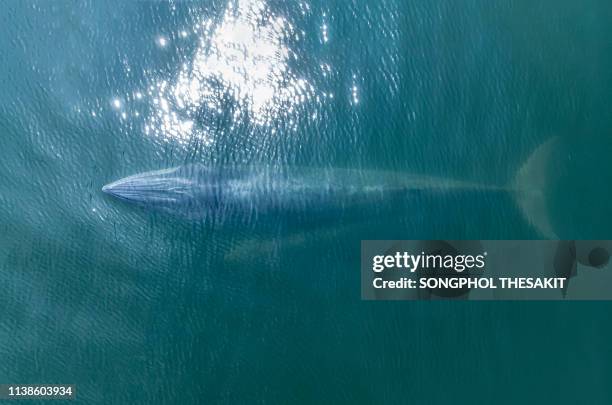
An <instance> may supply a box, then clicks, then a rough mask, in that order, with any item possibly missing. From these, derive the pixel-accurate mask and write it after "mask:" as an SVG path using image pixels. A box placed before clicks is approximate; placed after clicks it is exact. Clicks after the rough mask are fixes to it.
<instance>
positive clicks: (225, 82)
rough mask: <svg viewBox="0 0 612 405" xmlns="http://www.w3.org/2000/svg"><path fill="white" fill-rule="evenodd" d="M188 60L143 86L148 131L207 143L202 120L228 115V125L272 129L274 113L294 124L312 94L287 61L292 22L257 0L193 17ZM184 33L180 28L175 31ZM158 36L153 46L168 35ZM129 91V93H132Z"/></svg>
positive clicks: (208, 136)
mask: <svg viewBox="0 0 612 405" xmlns="http://www.w3.org/2000/svg"><path fill="white" fill-rule="evenodd" d="M193 32H194V33H196V34H197V36H198V37H199V42H198V47H197V49H196V51H195V53H194V55H193V58H192V59H191V60H190V61H188V62H187V63H184V64H182V65H181V67H180V69H179V71H178V73H177V75H176V77H175V78H174V79H173V80H172V82H171V83H169V82H168V81H167V80H160V81H158V82H157V83H155V84H154V85H153V86H151V88H150V89H149V92H148V94H149V96H151V98H152V99H153V107H154V108H153V114H152V116H151V117H150V120H149V122H148V123H147V125H146V126H145V132H146V133H148V134H152V135H157V136H162V137H165V138H172V139H175V140H179V141H188V140H189V139H191V138H192V137H193V136H197V137H198V138H200V139H204V140H208V141H210V140H211V138H212V136H211V132H212V131H211V129H210V123H211V121H214V119H215V117H218V116H226V115H228V116H229V119H230V121H231V122H230V128H229V129H231V128H233V127H234V125H235V124H236V123H239V122H240V123H249V124H252V125H255V126H270V127H272V126H273V125H274V124H275V123H277V122H278V120H280V119H285V122H287V123H291V122H293V123H295V122H296V121H297V118H298V117H297V114H298V113H299V106H300V105H302V104H304V103H307V102H308V101H309V100H311V99H315V97H314V96H315V89H314V87H313V85H312V84H311V83H310V82H309V81H308V80H306V79H304V78H300V77H298V76H297V75H296V73H295V72H293V70H292V69H291V67H290V64H289V61H290V60H292V59H293V60H297V55H296V54H295V53H294V52H293V51H292V50H291V49H290V48H289V47H288V42H289V39H290V38H291V39H295V38H296V37H298V36H299V35H298V33H296V32H295V28H294V27H293V25H292V24H291V23H290V22H289V21H287V20H286V19H285V18H284V17H282V16H279V15H276V14H274V13H273V12H272V11H271V10H270V9H269V8H268V6H267V5H266V4H265V2H264V1H262V0H237V1H231V2H230V3H229V4H228V7H227V9H226V11H225V13H224V14H223V17H222V19H221V20H220V22H218V23H217V24H215V23H213V21H211V20H205V21H201V22H199V23H198V24H197V25H196V27H194V28H193ZM179 35H180V36H181V37H183V38H184V37H187V31H186V30H183V31H181V32H180V34H179ZM162 39H164V38H163V37H160V38H158V44H159V45H160V46H166V45H167V43H168V41H167V40H166V39H164V42H163V43H162V42H161V40H162ZM138 94H140V93H136V98H140V97H138Z"/></svg>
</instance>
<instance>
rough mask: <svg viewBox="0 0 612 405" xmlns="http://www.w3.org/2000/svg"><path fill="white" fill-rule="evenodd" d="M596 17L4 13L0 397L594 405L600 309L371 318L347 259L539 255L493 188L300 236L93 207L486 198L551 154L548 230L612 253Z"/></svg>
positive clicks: (263, 224)
mask: <svg viewBox="0 0 612 405" xmlns="http://www.w3.org/2000/svg"><path fill="white" fill-rule="evenodd" d="M611 22H612V3H611V2H610V1H609V0H583V1H568V0H554V1H553V0H542V1H537V2H533V1H527V0H506V1H501V0H493V1H490V0H481V1H476V0H474V1H454V0H432V1H424V0H423V1H421V0H418V1H404V0H378V1H365V0H363V1H356V0H354V1H320V0H304V1H280V0H235V1H228V0H211V1H202V2H199V1H175V2H163V1H116V0H115V1H92V0H90V1H87V0H83V1H79V2H74V1H63V0H58V1H29V0H5V1H3V2H2V6H1V11H0V140H1V144H0V383H11V384H25V383H57V384H60V383H63V384H76V386H77V401H76V402H75V403H83V404H94V403H96V404H106V405H111V404H209V403H226V404H239V403H351V404H358V403H413V404H449V403H453V404H458V403H470V404H493V403H494V404H516V403H555V404H576V403H589V404H610V403H612V386H611V385H610V378H611V377H612V327H611V325H610V312H611V310H612V304H611V303H607V302H578V303H576V302H469V301H461V302H459V301H455V302H441V301H431V302H365V301H361V299H360V271H359V260H360V253H359V249H360V241H361V240H362V239H394V238H397V239H538V238H542V235H541V234H540V233H539V231H538V229H537V226H534V223H533V221H530V219H529V218H528V216H526V215H524V213H523V212H521V210H520V209H519V208H518V205H517V204H516V202H515V201H514V199H513V196H512V195H510V194H509V193H487V192H472V193H469V192H450V191H449V192H434V193H427V192H415V193H413V194H414V195H412V196H411V198H409V199H408V200H407V201H405V205H402V206H401V207H394V209H393V210H389V211H386V210H375V211H376V212H374V213H370V212H368V213H367V215H366V213H365V212H364V215H361V216H353V217H352V218H351V220H350V221H348V220H345V219H343V218H340V217H338V218H328V219H326V220H325V221H312V222H307V223H301V224H294V223H291V222H285V221H275V220H273V219H272V220H270V219H267V220H265V221H264V220H257V219H255V220H253V221H250V222H247V223H245V222H233V219H232V218H227V219H226V220H225V221H223V222H222V223H214V224H213V223H206V222H205V221H196V222H194V221H185V220H183V219H180V218H174V217H171V216H167V215H163V214H156V213H151V212H147V211H143V210H141V209H139V208H136V207H133V206H129V205H127V204H123V203H121V202H118V201H116V200H113V199H112V198H109V196H107V195H104V194H103V193H102V192H101V190H100V189H101V187H102V186H103V185H104V184H106V183H109V182H110V181H113V180H116V179H118V178H121V177H124V176H127V175H130V174H134V173H138V172H142V171H147V170H153V169H160V168H166V167H172V166H176V165H180V164H183V163H191V162H202V163H207V164H211V165H217V164H219V165H220V164H226V165H232V164H281V165H295V166H306V167H312V168H317V167H340V168H351V169H363V170H369V169H377V170H391V171H398V172H400V171H403V172H406V173H411V174H422V175H426V176H437V177H440V178H452V179H458V180H462V181H470V182H475V183H479V184H486V185H500V186H503V185H505V184H513V183H512V182H513V179H514V178H515V175H516V174H517V173H518V172H519V171H520V169H521V167H523V165H524V164H525V162H526V161H527V160H528V158H529V156H531V155H532V153H534V151H536V150H537V148H538V146H539V145H541V144H543V143H545V142H546V141H547V140H549V139H551V138H552V137H557V139H558V140H559V142H558V147H557V148H556V149H555V151H554V153H552V155H551V156H550V157H549V158H548V159H547V160H546V161H545V162H542V163H541V164H540V165H539V167H540V171H539V172H538V173H537V174H538V176H536V178H534V180H533V181H534V182H533V184H531V186H533V187H540V188H542V189H543V190H544V191H545V194H546V196H547V197H548V198H547V213H548V215H549V216H550V219H551V222H552V224H553V226H554V228H555V232H556V234H557V235H558V236H559V237H561V238H565V239H612V204H611V203H610V202H611V200H612V191H611V188H610V184H612V160H611V158H610V157H611V156H612V139H611V135H612V132H611V131H612V108H610V106H611V105H612V104H611V102H610V96H611V95H612V39H611V38H612V24H611Z"/></svg>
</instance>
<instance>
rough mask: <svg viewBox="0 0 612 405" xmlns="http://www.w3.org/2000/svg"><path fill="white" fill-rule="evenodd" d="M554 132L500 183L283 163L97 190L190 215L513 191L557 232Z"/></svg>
mask: <svg viewBox="0 0 612 405" xmlns="http://www.w3.org/2000/svg"><path fill="white" fill-rule="evenodd" d="M556 142H557V138H552V139H551V140H549V141H548V142H546V143H544V144H543V145H541V146H540V147H539V148H538V149H536V151H535V152H534V153H533V154H532V155H531V156H530V157H529V158H528V159H527V161H526V162H525V164H524V165H523V166H522V167H521V168H520V169H519V170H518V172H517V175H516V177H515V178H514V179H513V180H512V181H511V182H509V184H508V185H505V186H494V185H493V186H492V185H481V184H475V183H471V182H465V181H457V180H452V179H445V178H436V177H427V176H421V175H411V174H406V173H402V172H394V171H381V170H354V169H339V168H305V167H286V166H207V165H203V164H189V165H183V166H179V167H175V168H171V169H165V170H157V171H150V172H144V173H140V174H136V175H133V176H129V177H125V178H123V179H120V180H117V181H115V182H113V183H110V184H107V185H105V186H104V187H103V188H102V191H103V192H105V193H107V194H109V195H112V196H114V197H116V198H118V199H121V200H123V201H126V202H129V203H134V204H137V205H140V206H143V207H146V208H151V209H154V210H160V211H164V212H167V213H171V214H174V215H179V216H183V217H188V218H208V217H213V218H214V217H217V218H219V217H225V218H226V217H231V216H232V215H233V214H240V215H249V216H252V215H254V214H255V215H261V214H275V215H276V214H283V213H287V214H300V215H302V216H305V217H307V218H311V217H312V218H314V217H315V216H316V215H317V214H321V213H330V212H331V213H337V212H343V211H346V210H347V209H350V208H357V211H359V208H360V207H364V206H366V205H367V206H368V207H372V206H374V207H376V206H384V205H387V204H389V203H390V201H394V200H395V201H398V200H397V197H399V198H400V201H401V199H402V198H403V199H404V201H405V197H406V196H407V195H409V193H411V192H414V191H427V190H432V191H440V192H445V191H450V190H474V191H499V192H509V193H511V194H512V195H513V197H514V198H515V200H516V202H517V204H518V206H519V208H520V209H521V211H522V213H523V214H524V215H525V217H526V218H527V220H528V221H529V222H530V223H531V224H532V225H533V226H535V227H536V228H537V229H538V230H539V232H540V233H541V234H542V235H543V236H546V237H548V238H555V235H554V232H553V230H552V226H551V224H550V221H549V218H548V210H547V206H546V199H545V190H546V187H547V182H546V180H547V174H548V160H549V159H550V156H551V150H552V147H553V146H554V145H555V143H556Z"/></svg>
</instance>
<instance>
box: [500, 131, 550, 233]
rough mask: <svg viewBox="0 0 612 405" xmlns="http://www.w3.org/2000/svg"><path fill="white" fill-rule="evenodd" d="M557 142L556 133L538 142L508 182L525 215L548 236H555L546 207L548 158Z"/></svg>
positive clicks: (540, 231)
mask: <svg viewBox="0 0 612 405" xmlns="http://www.w3.org/2000/svg"><path fill="white" fill-rule="evenodd" d="M558 145H559V137H553V138H551V139H549V140H548V141H546V142H544V143H543V144H541V145H540V146H539V147H538V148H537V149H536V150H535V151H534V152H533V153H532V154H531V156H529V158H527V160H526V161H525V163H524V164H523V165H522V166H521V168H520V169H519V170H518V172H517V173H516V176H515V177H514V178H513V179H512V181H511V182H510V184H509V185H508V189H509V190H510V191H512V192H513V193H514V197H515V200H516V203H517V205H518V206H519V208H520V209H521V212H522V213H523V215H524V217H525V218H526V219H527V221H528V222H529V223H530V224H531V225H532V226H533V227H534V228H536V229H537V230H538V232H539V233H540V234H541V236H543V237H545V238H547V239H558V237H557V235H556V234H555V231H554V229H553V226H552V224H551V220H550V215H549V210H548V207H547V191H548V190H549V180H550V178H549V177H550V176H549V172H550V161H551V159H552V156H553V152H554V150H556V149H557V148H558Z"/></svg>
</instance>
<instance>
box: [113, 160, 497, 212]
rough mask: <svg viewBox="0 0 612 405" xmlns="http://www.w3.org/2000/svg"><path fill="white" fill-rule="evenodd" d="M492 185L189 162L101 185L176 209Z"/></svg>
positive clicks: (289, 206)
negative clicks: (213, 165)
mask: <svg viewBox="0 0 612 405" xmlns="http://www.w3.org/2000/svg"><path fill="white" fill-rule="evenodd" d="M451 189H466V190H484V189H487V190H492V189H499V188H498V187H494V186H483V185H478V184H473V183H469V182H462V181H455V180H449V179H443V178H435V177H426V176H419V175H407V174H405V173H399V172H392V171H378V170H352V169H338V168H320V169H313V168H304V167H276V166H218V167H211V166H206V165H203V164H190V165H184V166H179V167H175V168H171V169H165V170H157V171H151V172H144V173H140V174H136V175H134V176H129V177H126V178H123V179H120V180H118V181H115V182H113V183H110V184H107V185H106V186H104V187H103V188H102V191H104V192H105V193H107V194H110V195H112V196H114V197H116V198H119V199H121V200H124V201H127V202H130V203H134V204H138V205H141V206H144V207H148V208H152V209H155V210H162V211H166V212H169V213H172V214H174V215H180V216H187V217H190V218H204V217H206V216H209V215H213V214H218V213H220V212H227V211H228V210H232V211H234V212H249V213H253V212H255V213H257V214H265V213H279V214H280V213H305V214H309V213H310V214H315V213H320V212H337V211H338V210H342V209H347V208H354V207H360V206H364V205H369V206H375V205H378V204H385V203H388V202H389V201H391V200H393V199H395V198H397V197H401V196H404V195H406V193H408V192H414V191H423V190H439V191H448V190H451Z"/></svg>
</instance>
